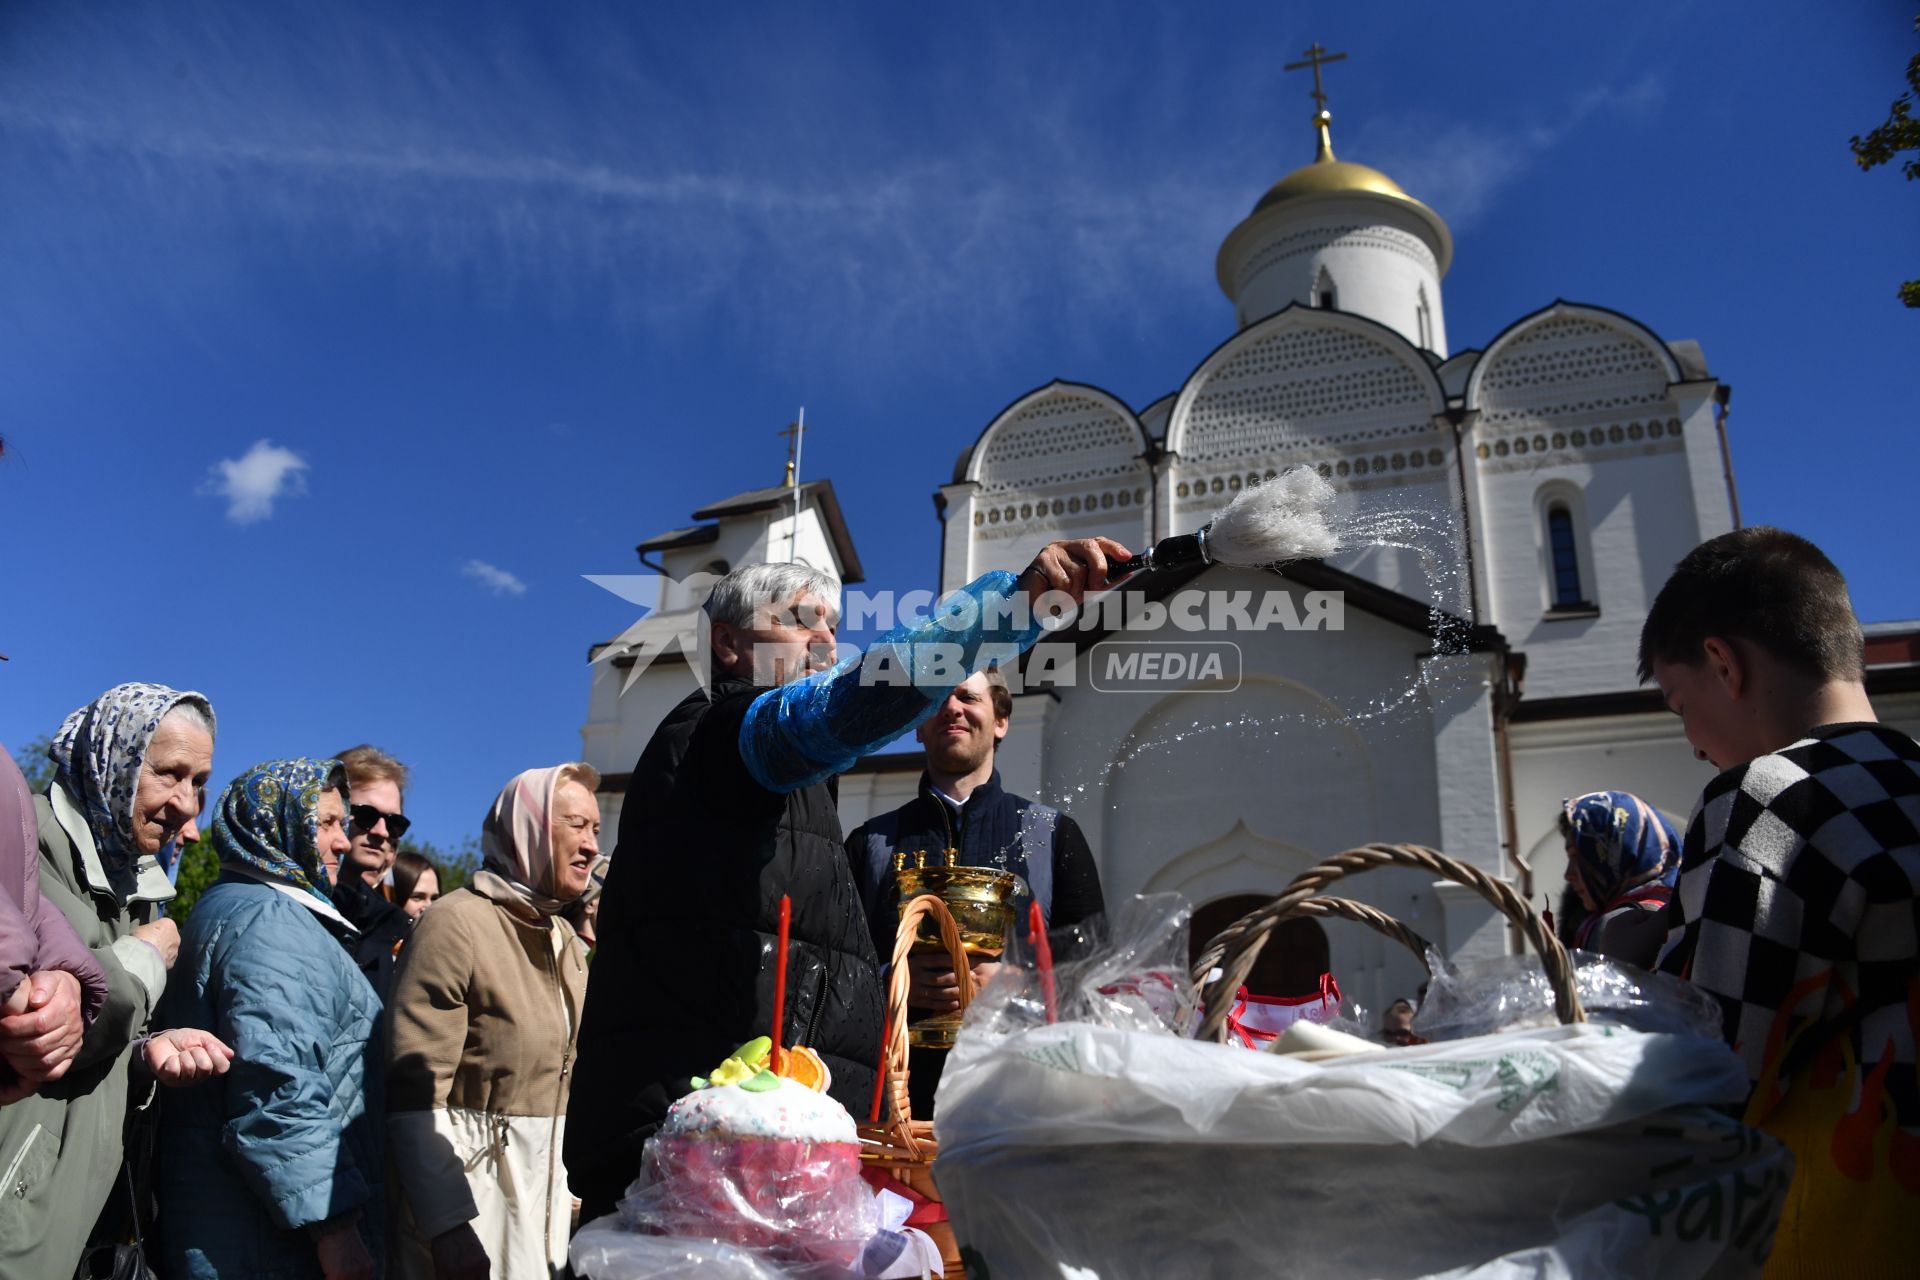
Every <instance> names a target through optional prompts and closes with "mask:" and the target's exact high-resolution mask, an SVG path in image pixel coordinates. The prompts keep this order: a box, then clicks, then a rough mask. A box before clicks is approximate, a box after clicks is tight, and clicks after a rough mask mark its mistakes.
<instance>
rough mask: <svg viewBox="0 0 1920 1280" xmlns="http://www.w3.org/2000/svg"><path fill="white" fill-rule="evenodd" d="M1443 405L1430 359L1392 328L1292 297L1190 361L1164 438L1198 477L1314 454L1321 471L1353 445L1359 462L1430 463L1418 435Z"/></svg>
mask: <svg viewBox="0 0 1920 1280" xmlns="http://www.w3.org/2000/svg"><path fill="white" fill-rule="evenodd" d="M1446 407H1447V404H1446V393H1445V391H1444V390H1443V389H1442V388H1441V386H1440V382H1439V379H1438V378H1437V377H1436V376H1435V375H1434V372H1433V367H1432V366H1431V365H1430V364H1429V363H1428V362H1427V360H1426V358H1425V357H1424V356H1422V355H1421V354H1420V353H1419V352H1418V351H1416V350H1415V349H1414V348H1413V347H1412V346H1411V345H1410V344H1409V343H1408V342H1407V341H1406V340H1405V339H1404V338H1402V337H1400V335H1398V334H1397V333H1394V332H1393V331H1392V330H1390V329H1387V328H1385V327H1384V326H1382V325H1378V324H1375V323H1374V322H1372V321H1370V320H1366V319H1363V318H1362V317H1359V316H1355V315H1347V314H1338V313H1332V312H1327V311H1316V310H1313V309H1309V308H1304V307H1298V306H1294V307H1288V308H1287V309H1286V310H1284V311H1282V312H1280V313H1279V314H1277V315H1274V316H1270V317H1268V318H1267V319H1265V320H1262V321H1261V322H1259V323H1258V324H1255V325H1253V326H1251V327H1249V328H1247V329H1244V330H1242V331H1241V332H1240V333H1238V334H1236V335H1235V336H1234V337H1232V338H1230V339H1229V340H1228V341H1227V342H1226V343H1224V344H1223V345H1222V346H1221V347H1220V348H1219V349H1218V350H1216V351H1215V352H1214V353H1213V354H1212V355H1211V356H1209V357H1208V358H1207V359H1206V361H1205V362H1203V363H1202V364H1201V365H1200V367H1199V368H1198V369H1196V370H1194V372H1193V375H1192V376H1191V377H1190V378H1188V379H1187V384H1186V386H1185V387H1183V388H1182V389H1181V391H1180V396H1179V398H1178V400H1176V401H1175V403H1174V408H1173V413H1172V416H1171V418H1170V419H1169V422H1168V425H1167V447H1168V448H1169V449H1170V450H1172V451H1174V452H1175V453H1177V454H1178V455H1179V457H1180V459H1181V462H1182V464H1183V470H1190V471H1194V472H1196V473H1197V478H1201V479H1203V480H1204V481H1206V482H1208V483H1210V479H1211V478H1210V477H1207V476H1205V475H1204V473H1205V472H1206V471H1208V470H1209V469H1213V468H1218V469H1222V470H1230V471H1233V470H1238V471H1257V472H1259V473H1260V474H1264V468H1265V467H1267V466H1269V465H1271V466H1274V467H1276V468H1285V467H1289V466H1295V465H1298V464H1301V463H1307V464H1311V465H1318V464H1320V463H1323V462H1324V463H1327V464H1328V469H1329V470H1330V471H1331V470H1332V469H1333V465H1334V463H1335V462H1336V461H1338V460H1343V459H1351V458H1353V457H1355V456H1358V457H1360V458H1361V459H1362V460H1364V461H1366V462H1367V463H1368V464H1369V470H1370V469H1371V460H1372V457H1373V455H1379V456H1380V457H1381V458H1382V460H1383V462H1384V468H1385V469H1386V470H1387V471H1389V472H1391V471H1417V470H1421V469H1424V468H1426V467H1428V466H1438V465H1439V463H1440V460H1439V459H1430V457H1429V454H1428V450H1429V448H1431V447H1432V445H1431V444H1430V443H1429V441H1428V438H1429V437H1432V436H1435V435H1436V434H1437V433H1436V429H1435V427H1434V422H1433V419H1434V417H1435V415H1437V414H1440V413H1444V412H1445V410H1446ZM1416 440H1417V441H1419V442H1420V449H1419V454H1418V457H1417V459H1416V457H1415V456H1414V454H1413V453H1412V451H1411V446H1412V444H1413V443H1414V442H1415V441H1416ZM1396 454H1397V455H1398V459H1397V462H1396V459H1395V455H1396ZM1360 474H1367V472H1365V471H1363V472H1361V473H1360Z"/></svg>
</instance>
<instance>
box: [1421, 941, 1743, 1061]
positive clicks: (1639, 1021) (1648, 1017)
mask: <svg viewBox="0 0 1920 1280" xmlns="http://www.w3.org/2000/svg"><path fill="white" fill-rule="evenodd" d="M1571 954H1572V956H1573V961H1574V985H1575V987H1576V988H1577V989H1578V991H1579V993H1580V1003H1581V1004H1583V1005H1584V1006H1586V1010H1587V1019H1588V1021H1590V1022H1595V1023H1600V1024H1603V1025H1609V1026H1619V1027H1631V1028H1632V1029H1633V1030H1635V1031H1648V1032H1666V1033H1671V1034H1676V1035H1696V1036H1701V1037H1704V1038H1706V1039H1708V1040H1719V1039H1720V1038H1721V1015H1720V1006H1719V1005H1718V1004H1717V1003H1716V1002H1715V1001H1714V999H1713V997H1712V996H1710V995H1708V994H1707V993H1706V992H1704V991H1702V990H1700V988H1698V987H1696V986H1694V985H1693V984H1692V983H1689V982H1682V981H1681V980H1680V979H1678V978H1676V977H1673V976H1672V975H1671V974H1665V973H1649V972H1647V971H1646V970H1644V969H1640V968H1636V967H1635V966H1633V965H1630V964H1624V963H1622V962H1620V961H1618V960H1610V959H1608V958H1607V957H1605V956H1601V955H1596V954H1594V953H1593V952H1591V951H1575V952H1572V953H1571ZM1427 961H1428V964H1429V965H1430V966H1431V967H1432V969H1433V981H1432V982H1431V983H1429V984H1428V986H1427V993H1426V997H1425V999H1423V1000H1422V1001H1421V1003H1420V1011H1419V1012H1418V1013H1417V1014H1416V1015H1415V1016H1414V1020H1413V1030H1414V1033H1415V1034H1416V1035H1419V1036H1421V1037H1423V1038H1425V1039H1426V1040H1429V1041H1432V1042H1434V1043H1440V1042H1442V1041H1447V1040H1464V1039H1466V1038H1467V1037H1469V1036H1485V1035H1498V1034H1500V1033H1502V1032H1506V1031H1521V1030H1526V1029H1528V1028H1531V1027H1551V1026H1555V1025H1557V1024H1558V1022H1559V1019H1558V1018H1557V1017H1555V1016H1554V1011H1553V987H1552V985H1551V984H1550V983H1549V982H1548V981H1547V974H1546V970H1545V969H1544V968H1542V967H1541V964H1540V957H1538V956H1534V955H1519V956H1501V957H1499V958H1498V959H1493V960H1471V961H1464V962H1461V963H1458V964H1454V963H1449V962H1447V961H1445V960H1442V959H1441V958H1440V957H1439V956H1438V955H1436V954H1434V953H1432V952H1429V953H1428V955H1427Z"/></svg>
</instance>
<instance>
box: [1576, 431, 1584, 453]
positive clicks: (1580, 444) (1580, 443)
mask: <svg viewBox="0 0 1920 1280" xmlns="http://www.w3.org/2000/svg"><path fill="white" fill-rule="evenodd" d="M1573 445H1574V448H1576V449H1584V448H1586V447H1587V433H1586V432H1584V431H1575V432H1574V433H1573Z"/></svg>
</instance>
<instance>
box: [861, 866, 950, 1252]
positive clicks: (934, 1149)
mask: <svg viewBox="0 0 1920 1280" xmlns="http://www.w3.org/2000/svg"><path fill="white" fill-rule="evenodd" d="M929 916H931V917H932V918H933V920H934V921H935V923H936V924H937V925H938V926H939V929H940V940H941V942H942V943H944V944H945V946H946V948H947V954H948V955H949V956H950V957H952V959H953V972H954V975H955V977H956V978H957V979H958V980H959V986H960V991H959V996H960V1007H961V1008H962V1009H965V1008H966V1007H967V1006H968V1005H969V1004H971V1003H972V1002H973V972H972V970H971V969H970V968H969V967H968V965H967V953H966V949H965V948H964V947H963V946H962V945H961V942H960V928H959V926H958V925H956V924H955V923H954V922H953V915H952V914H951V913H950V912H949V911H948V910H947V904H946V903H944V902H942V901H941V900H940V899H939V898H938V897H937V896H935V895H934V894H931V893H923V894H921V895H920V896H919V897H917V898H915V899H913V900H912V901H911V902H909V903H907V906H906V909H905V910H904V911H902V912H901V913H900V928H899V929H898V930H897V931H896V932H895V933H894V941H893V970H892V975H891V977H890V978H889V980H888V983H887V1043H886V1049H885V1052H883V1053H882V1055H881V1060H880V1071H881V1075H882V1078H883V1080H884V1082H885V1083H884V1088H885V1091H886V1092H885V1097H886V1117H885V1119H884V1120H883V1121H882V1123H880V1124H863V1125H861V1126H860V1144H861V1151H860V1160H861V1163H862V1164H866V1165H869V1166H871V1167H873V1168H877V1169H884V1170H886V1171H887V1173H889V1174H891V1175H892V1176H893V1177H895V1178H898V1179H899V1180H900V1181H901V1182H904V1183H906V1184H907V1186H909V1187H911V1188H912V1189H913V1190H914V1191H915V1192H916V1193H917V1194H919V1195H922V1196H925V1197H926V1198H927V1199H929V1200H934V1201H938V1200H939V1199H940V1189H939V1188H938V1187H936V1186H934V1185H933V1173H932V1165H933V1158H934V1156H935V1155H936V1154H938V1153H939V1150H940V1145H939V1143H938V1142H936V1141H935V1140H934V1136H933V1121H931V1120H916V1119H914V1118H913V1104H912V1102H911V1100H910V1097H909V1094H908V1092H907V1079H908V1076H907V993H908V991H909V989H910V988H911V986H912V981H913V978H912V974H911V973H910V972H909V970H908V967H907V953H908V952H909V951H911V950H913V946H914V941H915V938H916V936H917V935H918V933H919V931H920V923H921V921H923V920H925V919H926V918H927V917H929ZM924 1230H925V1231H926V1233H927V1234H928V1235H929V1236H931V1237H932V1238H933V1241H934V1243H935V1244H937V1245H939V1246H940V1258H941V1261H942V1262H943V1263H944V1264H945V1265H946V1274H947V1275H948V1276H949V1277H953V1278H954V1280H958V1277H960V1276H962V1275H963V1274H965V1272H964V1268H963V1266H962V1264H961V1261H960V1246H959V1243H958V1242H957V1241H956V1240H955V1239H954V1235H953V1227H952V1225H951V1224H950V1223H947V1222H931V1223H928V1224H926V1226H925V1228H924Z"/></svg>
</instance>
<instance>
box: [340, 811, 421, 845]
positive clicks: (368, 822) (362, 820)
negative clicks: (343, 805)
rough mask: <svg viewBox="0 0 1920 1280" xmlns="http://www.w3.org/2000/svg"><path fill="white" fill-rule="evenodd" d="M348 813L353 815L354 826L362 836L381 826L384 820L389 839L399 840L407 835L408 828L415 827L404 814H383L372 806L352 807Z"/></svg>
mask: <svg viewBox="0 0 1920 1280" xmlns="http://www.w3.org/2000/svg"><path fill="white" fill-rule="evenodd" d="M347 812H348V813H351V814H352V815H353V825H354V826H355V827H356V828H357V829H358V830H359V832H360V834H361V835H366V834H367V833H368V832H370V831H372V830H373V829H374V828H375V827H377V826H379V825H380V822H381V820H382V819H384V820H385V821H386V824H387V835H388V837H389V838H391V839H394V840H398V839H399V838H400V837H401V836H403V835H405V834H407V828H408V827H410V826H412V825H413V820H412V819H410V818H409V817H407V815H406V814H404V813H382V812H380V810H378V809H376V808H374V807H373V806H372V805H370V804H356V805H351V806H349V807H348V809H347Z"/></svg>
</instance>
